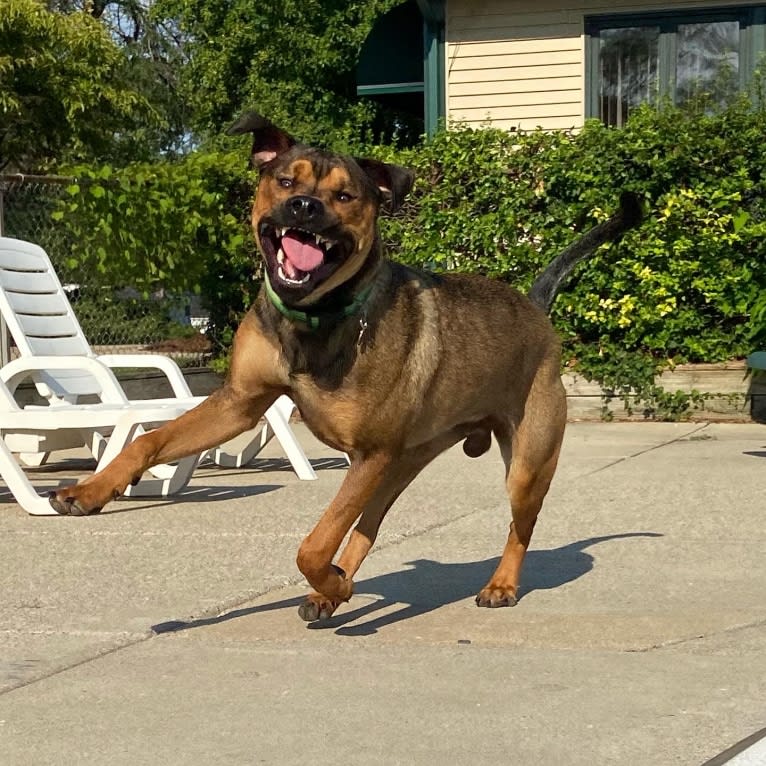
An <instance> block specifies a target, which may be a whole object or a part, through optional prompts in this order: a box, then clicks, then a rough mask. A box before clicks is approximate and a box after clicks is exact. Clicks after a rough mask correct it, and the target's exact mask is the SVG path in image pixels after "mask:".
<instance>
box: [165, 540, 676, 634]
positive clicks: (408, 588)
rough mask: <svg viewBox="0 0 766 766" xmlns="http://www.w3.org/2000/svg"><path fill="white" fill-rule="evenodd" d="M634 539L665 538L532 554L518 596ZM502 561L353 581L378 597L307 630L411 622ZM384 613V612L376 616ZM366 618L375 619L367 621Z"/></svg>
mask: <svg viewBox="0 0 766 766" xmlns="http://www.w3.org/2000/svg"><path fill="white" fill-rule="evenodd" d="M632 537H662V535H660V534H658V533H656V532H625V533H622V534H616V535H604V536H602V537H590V538H587V539H586V540H579V541H578V542H575V543H570V544H569V545H564V546H562V547H561V548H551V549H548V550H531V551H529V553H528V554H527V557H526V560H525V562H524V574H523V576H522V586H521V589H520V593H519V598H520V599H521V598H524V597H525V596H526V595H528V594H529V593H531V592H532V591H536V590H550V589H553V588H558V587H560V586H562V585H565V584H566V583H569V582H572V581H574V580H577V579H578V578H580V577H582V576H583V575H586V574H587V573H588V572H590V571H591V570H592V569H593V565H594V558H593V556H592V555H591V554H590V553H588V552H587V549H588V548H590V547H591V546H593V545H597V544H599V543H604V542H608V541H610V540H622V539H626V538H632ZM499 561H500V559H499V558H498V557H494V558H490V559H484V560H483V561H471V562H463V563H455V564H444V563H441V562H438V561H431V560H429V559H417V560H415V561H409V562H407V566H408V567H409V568H408V569H404V570H401V571H398V572H391V573H388V574H384V575H378V576H377V577H371V578H369V579H367V580H360V581H359V582H357V583H355V587H354V593H355V595H357V596H361V595H370V596H377V598H375V599H373V600H371V601H369V602H367V603H365V604H364V605H363V606H360V607H358V608H356V609H352V610H350V611H347V612H342V613H341V614H338V615H334V616H333V617H331V618H330V619H328V620H320V621H318V622H312V623H309V624H308V628H309V629H311V630H335V632H336V633H337V634H338V635H343V636H366V635H370V634H373V633H377V632H378V630H380V629H381V628H384V627H386V626H387V625H392V624H394V623H397V622H400V621H402V620H407V619H411V618H413V617H417V616H418V615H421V614H426V613H428V612H432V611H434V610H435V609H439V608H440V607H443V606H446V605H447V604H452V603H455V602H457V601H462V600H463V599H466V598H470V597H471V596H474V595H475V594H476V593H477V592H478V591H479V590H480V589H481V588H482V587H483V586H484V584H485V583H486V582H487V580H489V578H490V576H491V575H492V572H494V570H495V568H496V567H497V565H498V563H499ZM302 602H303V597H301V596H299V597H295V598H288V599H282V600H280V601H273V602H270V603H268V604H259V605H258V606H253V607H245V608H243V609H235V610H233V611H231V612H227V613H226V614H223V615H220V616H218V617H209V618H202V619H199V620H192V621H189V622H180V621H179V622H176V621H173V622H167V623H162V624H160V625H154V626H153V627H152V630H153V631H154V632H155V633H170V632H176V631H180V630H189V629H191V628H201V627H204V626H207V625H216V624H219V623H222V622H226V621H228V620H233V619H237V618H239V617H245V616H247V615H251V614H258V613H260V612H271V611H274V610H277V609H289V608H297V607H298V606H299V605H300V604H301V603H302ZM352 603H353V601H352ZM396 605H401V606H400V608H398V609H397V608H394V609H393V610H392V609H391V607H396ZM381 610H386V611H385V613H384V614H380V615H379V616H376V614H377V613H379V612H380V611H381ZM368 617H369V618H371V619H366V618H368ZM350 623H354V624H350Z"/></svg>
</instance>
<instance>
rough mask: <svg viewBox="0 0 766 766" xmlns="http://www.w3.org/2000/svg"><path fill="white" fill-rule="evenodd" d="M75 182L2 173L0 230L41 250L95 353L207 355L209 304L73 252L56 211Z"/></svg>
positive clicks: (194, 362)
mask: <svg viewBox="0 0 766 766" xmlns="http://www.w3.org/2000/svg"><path fill="white" fill-rule="evenodd" d="M78 183H79V185H81V186H82V189H83V193H86V190H87V186H86V185H85V184H82V182H78ZM73 184H74V179H72V178H66V177H61V176H28V175H3V174H0V234H2V235H4V236H7V237H15V238H17V239H23V240H27V241H29V242H34V243H35V244H37V245H40V246H41V247H42V248H44V249H45V250H46V252H47V253H48V255H49V256H50V259H51V262H52V263H53V267H54V268H55V270H56V273H57V274H58V276H59V279H60V280H61V283H62V284H63V286H64V289H65V291H66V292H67V294H68V296H69V300H70V302H71V304H72V307H73V309H74V311H75V314H76V315H77V318H78V320H79V322H80V324H81V325H82V328H83V331H84V333H85V336H86V337H87V338H88V341H89V342H90V344H91V346H93V347H94V350H95V351H96V353H106V352H107V351H108V352H109V353H120V352H123V353H128V352H130V353H136V352H147V353H149V352H152V353H165V354H168V355H170V356H172V357H174V358H175V359H176V360H177V361H178V362H179V363H180V364H183V365H187V366H199V365H202V364H203V363H205V362H206V361H207V359H208V357H209V356H210V342H209V340H208V338H207V337H206V336H205V329H206V324H207V312H206V311H205V310H204V309H203V308H202V307H201V305H200V303H199V299H198V298H197V297H196V296H192V295H187V296H180V297H178V296H176V297H170V296H168V295H167V294H166V293H165V292H164V291H163V290H162V289H159V288H158V289H157V290H156V291H154V292H153V293H152V294H151V295H149V296H146V295H142V294H141V293H139V292H138V291H137V290H135V289H134V288H133V287H132V286H131V285H114V284H109V283H108V281H107V279H108V278H107V277H106V276H105V275H102V274H99V273H96V272H94V270H93V269H86V268H84V267H83V266H82V265H81V263H80V262H79V259H77V258H76V257H72V253H73V252H76V248H73V244H76V243H73V242H72V236H73V235H72V234H71V232H70V231H68V230H67V229H66V228H65V227H63V226H60V225H58V226H57V223H56V221H55V220H54V216H53V213H54V212H55V211H56V210H58V209H60V207H61V203H62V202H63V200H64V199H65V198H66V199H67V201H68V202H70V203H71V201H72V196H71V191H70V190H71V187H72V186H73ZM83 260H86V259H83Z"/></svg>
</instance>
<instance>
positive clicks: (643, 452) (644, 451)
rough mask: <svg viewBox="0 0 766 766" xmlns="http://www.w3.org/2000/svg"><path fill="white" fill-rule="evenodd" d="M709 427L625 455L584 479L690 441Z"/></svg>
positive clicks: (702, 427) (593, 471) (701, 426)
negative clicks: (659, 450)
mask: <svg viewBox="0 0 766 766" xmlns="http://www.w3.org/2000/svg"><path fill="white" fill-rule="evenodd" d="M708 426H710V423H702V424H700V425H699V426H697V428H695V429H693V430H692V431H688V432H687V433H684V434H681V435H679V436H674V437H673V438H672V439H668V440H667V441H664V442H660V443H659V444H653V445H652V446H651V447H646V448H645V449H641V450H638V452H633V453H632V454H630V455H624V456H623V457H619V458H617V459H616V460H613V461H612V462H611V463H607V464H606V465H602V466H600V467H599V468H594V469H593V470H592V471H590V472H589V473H586V474H583V477H587V476H593V475H595V474H597V473H601V472H602V471H606V470H607V469H609V468H613V467H614V466H616V465H619V464H620V463H624V462H626V461H628V460H633V459H634V458H637V457H641V455H646V454H648V453H649V452H654V451H655V450H658V449H662V448H663V447H667V446H668V445H670V444H675V443H676V442H680V441H683V440H684V439H689V438H690V437H692V436H694V435H695V434H698V433H700V431H704V430H705V429H706V428H708Z"/></svg>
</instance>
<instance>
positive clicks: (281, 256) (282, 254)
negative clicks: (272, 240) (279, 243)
mask: <svg viewBox="0 0 766 766" xmlns="http://www.w3.org/2000/svg"><path fill="white" fill-rule="evenodd" d="M284 260H285V251H284V250H283V249H282V248H281V247H280V248H279V250H277V263H283V262H284Z"/></svg>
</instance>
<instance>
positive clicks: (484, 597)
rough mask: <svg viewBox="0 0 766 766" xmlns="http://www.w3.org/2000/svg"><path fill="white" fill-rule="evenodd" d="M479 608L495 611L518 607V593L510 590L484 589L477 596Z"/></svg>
mask: <svg viewBox="0 0 766 766" xmlns="http://www.w3.org/2000/svg"><path fill="white" fill-rule="evenodd" d="M476 605H477V606H487V607H490V608H491V609H494V608H496V607H499V606H516V591H515V589H514V590H511V589H510V588H492V587H489V586H487V587H486V588H482V589H481V590H480V591H479V593H478V594H477V596H476Z"/></svg>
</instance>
